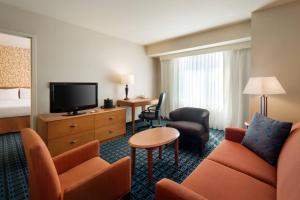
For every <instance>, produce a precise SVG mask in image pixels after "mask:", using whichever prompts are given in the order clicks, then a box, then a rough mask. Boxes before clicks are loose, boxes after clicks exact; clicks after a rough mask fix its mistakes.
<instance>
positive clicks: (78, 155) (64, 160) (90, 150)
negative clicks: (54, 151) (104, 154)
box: [53, 140, 99, 174]
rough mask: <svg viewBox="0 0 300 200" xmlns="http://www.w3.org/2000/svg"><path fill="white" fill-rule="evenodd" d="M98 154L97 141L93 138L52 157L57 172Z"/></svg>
mask: <svg viewBox="0 0 300 200" xmlns="http://www.w3.org/2000/svg"><path fill="white" fill-rule="evenodd" d="M98 156H99V141H98V140H94V141H91V142H89V143H86V144H84V145H81V146H79V147H77V148H74V149H71V150H69V151H66V152H64V153H62V154H60V155H58V156H55V157H53V162H54V165H55V167H56V171H57V173H58V174H61V173H63V172H65V171H67V170H69V169H71V168H73V167H75V166H77V165H79V164H80V163H83V162H85V161H87V160H90V159H92V158H94V157H98Z"/></svg>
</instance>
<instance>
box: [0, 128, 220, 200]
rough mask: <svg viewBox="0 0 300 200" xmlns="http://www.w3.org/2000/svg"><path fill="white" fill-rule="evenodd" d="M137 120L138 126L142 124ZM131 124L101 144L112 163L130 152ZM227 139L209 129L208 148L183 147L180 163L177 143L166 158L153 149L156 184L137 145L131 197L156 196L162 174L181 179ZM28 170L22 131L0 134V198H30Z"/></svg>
mask: <svg viewBox="0 0 300 200" xmlns="http://www.w3.org/2000/svg"><path fill="white" fill-rule="evenodd" d="M141 125H142V123H137V124H136V126H137V127H139V126H141ZM130 136H131V125H130V124H128V125H127V134H126V136H125V137H123V138H121V139H118V140H114V141H110V142H107V143H104V144H102V145H101V147H100V153H101V157H102V158H103V159H105V160H106V161H108V162H109V163H113V162H115V161H117V160H119V159H120V158H122V157H124V156H128V155H130V147H129V146H128V143H127V141H128V139H129V137H130ZM223 139H224V132H223V131H219V130H213V129H211V131H210V139H209V141H208V143H207V145H206V148H205V150H204V151H203V153H202V154H201V156H200V155H199V153H198V152H196V151H193V150H192V148H184V149H183V148H180V150H179V166H178V167H177V166H176V165H175V161H174V146H173V145H172V144H171V145H167V146H166V147H165V148H164V150H163V159H162V160H159V159H158V150H156V151H154V153H153V184H151V185H149V184H148V177H147V172H148V171H147V169H148V168H147V154H146V150H143V149H137V152H136V174H135V175H134V176H133V177H132V186H131V191H132V193H131V199H133V200H137V199H143V200H150V199H151V200H152V199H154V190H155V183H156V182H157V181H159V180H160V179H162V178H169V179H172V180H174V181H176V182H178V183H181V182H182V181H183V180H184V179H185V178H186V177H187V176H188V175H189V174H190V173H191V172H192V171H193V170H194V169H195V168H196V167H197V166H198V165H199V163H200V162H201V161H202V160H203V159H204V158H205V157H206V156H207V155H208V154H209V153H210V152H211V151H212V150H213V149H214V148H215V147H216V146H217V145H218V144H219V143H220V142H221V141H222V140H223ZM27 182H28V170H27V167H26V158H25V154H24V150H23V145H22V141H21V137H20V134H19V133H11V134H4V135H0V200H2V199H3V200H4V199H13V200H21V199H28V185H27Z"/></svg>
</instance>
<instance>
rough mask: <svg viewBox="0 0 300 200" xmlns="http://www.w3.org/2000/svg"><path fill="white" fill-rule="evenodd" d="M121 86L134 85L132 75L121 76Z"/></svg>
mask: <svg viewBox="0 0 300 200" xmlns="http://www.w3.org/2000/svg"><path fill="white" fill-rule="evenodd" d="M121 84H126V85H129V84H134V75H132V74H125V75H122V77H121Z"/></svg>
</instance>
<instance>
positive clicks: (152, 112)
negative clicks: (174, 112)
mask: <svg viewBox="0 0 300 200" xmlns="http://www.w3.org/2000/svg"><path fill="white" fill-rule="evenodd" d="M165 96H166V93H165V92H162V93H161V94H160V95H159V100H158V103H157V104H156V105H152V106H149V107H148V108H147V110H144V111H142V113H141V114H140V115H139V118H140V119H141V120H143V121H147V125H145V126H141V127H138V130H141V129H143V128H153V127H161V115H160V111H161V106H162V104H163V103H164V101H165ZM153 120H158V125H155V126H154V125H153Z"/></svg>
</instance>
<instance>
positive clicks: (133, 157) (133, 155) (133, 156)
mask: <svg viewBox="0 0 300 200" xmlns="http://www.w3.org/2000/svg"><path fill="white" fill-rule="evenodd" d="M135 152H136V149H135V148H133V147H131V174H132V175H134V174H135V156H136V153H135Z"/></svg>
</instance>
